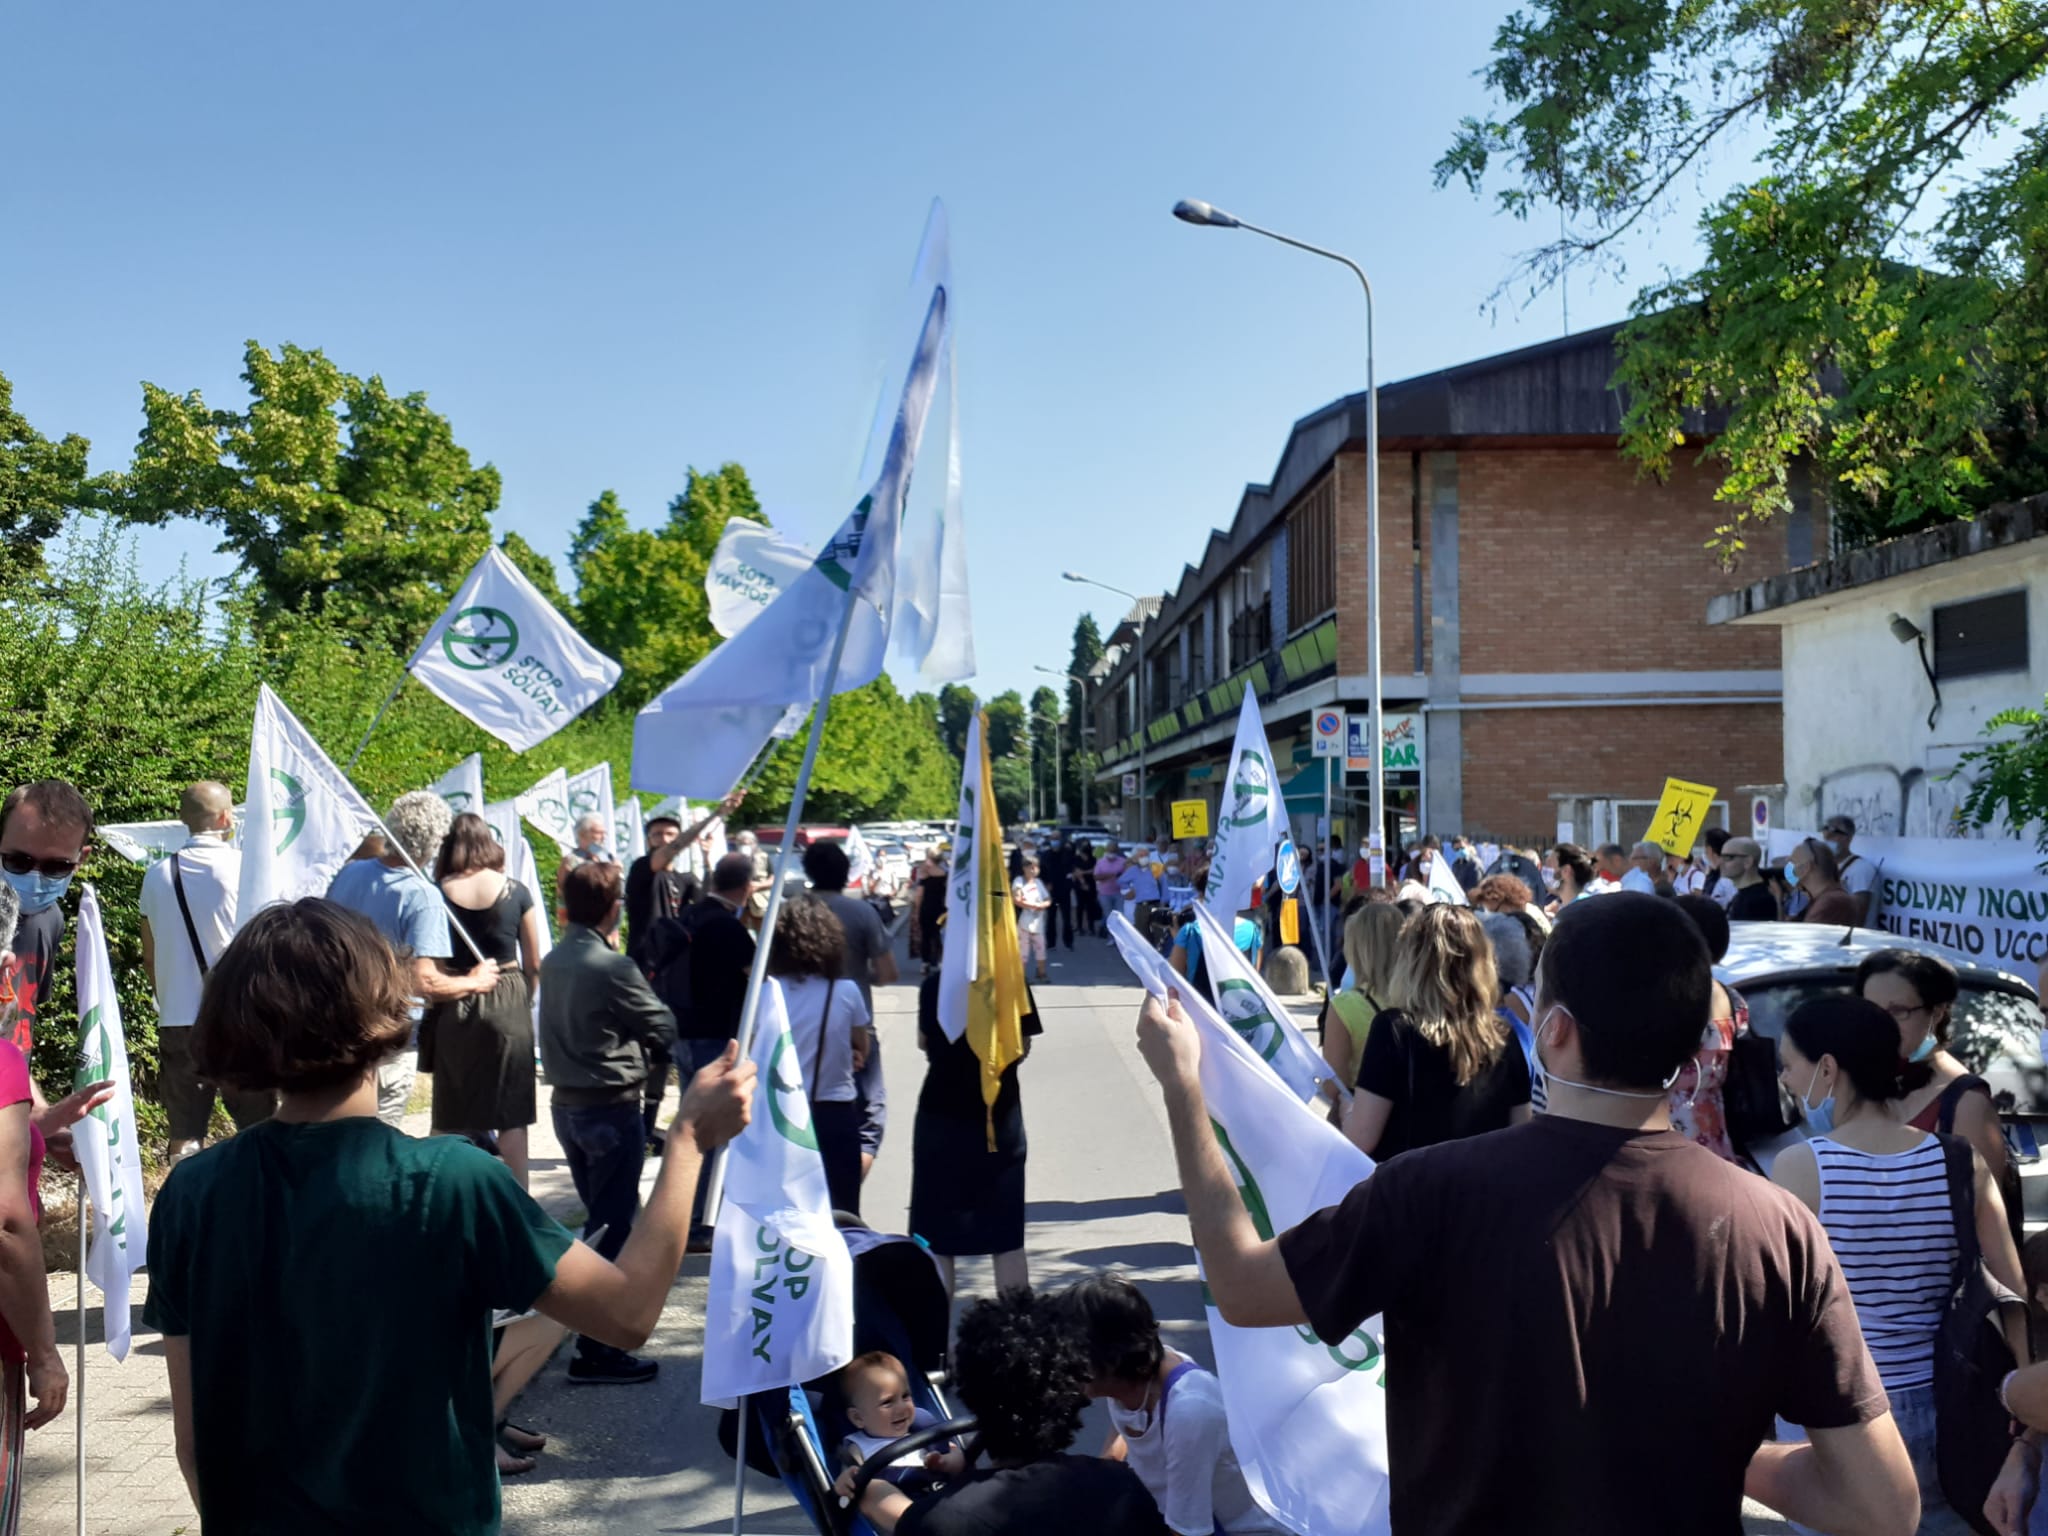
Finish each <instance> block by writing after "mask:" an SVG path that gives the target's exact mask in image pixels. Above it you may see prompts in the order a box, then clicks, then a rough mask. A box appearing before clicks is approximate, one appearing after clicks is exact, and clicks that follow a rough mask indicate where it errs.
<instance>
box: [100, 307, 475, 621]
mask: <svg viewBox="0 0 2048 1536" xmlns="http://www.w3.org/2000/svg"><path fill="white" fill-rule="evenodd" d="M242 378H243V380H244V382H245V383H247V385H248V386H249V397H250V398H249V405H248V408H247V409H246V410H241V411H219V410H211V409H209V408H208V407H207V404H206V402H205V401H204V400H203V399H202V398H201V397H200V395H199V392H198V391H197V390H194V391H191V392H190V393H187V394H183V395H177V394H173V393H171V392H170V391H169V390H166V389H162V388H159V387H158V386H157V385H154V384H149V383H145V384H144V385H143V386H142V411H143V429H142V436H141V439H140V441H139V442H138V443H137V444H136V450H135V462H134V466H133V468H132V469H131V470H130V472H129V474H128V475H127V476H126V477H125V485H124V488H123V493H122V495H121V496H120V497H119V499H118V500H117V502H116V503H115V505H116V506H117V508H118V510H119V511H121V512H122V513H123V515H125V516H127V517H129V518H131V519H133V520H135V521H137V522H142V523H159V522H162V521H164V520H165V519H167V518H169V517H171V516H173V515H175V514H181V513H182V514H185V515H188V516H192V517H197V518H199V519H201V520H203V521H205V522H210V523H212V524H214V525H215V526H216V527H218V528H219V529H220V530H221V533H222V540H221V544H220V546H219V547H220V549H221V551H222V552H223V553H227V554H232V555H233V556H235V557H236V559H237V560H238V561H239V562H240V564H241V567H242V570H243V572H244V573H245V575H246V578H247V580H248V582H249V585H250V589H251V597H252V600H253V612H254V614H255V617H256V619H257V621H258V622H259V624H260V623H265V622H268V621H271V620H275V619H276V618H278V617H279V616H281V615H285V614H310V615H314V616H317V617H319V618H321V619H322V620H324V621H326V622H328V623H331V624H333V625H336V626H338V627H339V628H341V629H343V630H344V631H346V632H347V633H349V634H351V635H353V636H355V637H356V638H357V639H358V640H359V641H362V640H374V641H378V642H381V643H382V644H384V645H386V646H388V647H390V648H391V649H393V650H399V651H403V650H409V649H410V648H411V647H412V646H413V645H414V644H415V643H416V642H417V640H418V638H419V635H420V633H421V632H422V631H423V630H425V629H426V627H427V626H428V625H429V624H430V623H432V622H433V620H434V618H435V617H436V616H437V615H438V614H439V613H440V611H441V608H442V606H443V604H445V603H446V601H447V599H448V594H449V593H450V592H451V591H452V590H453V589H454V587H455V586H456V585H457V584H458V583H459V582H460V581H461V580H462V577H463V576H464V575H465V574H467V572H468V570H469V568H470V567H471V566H472V565H474V564H475V563H476V561H477V558H478V557H479V556H480V555H482V554H483V552H484V549H485V548H486V547H487V546H488V545H489V543H490V537H491V528H490V515H491V513H492V511H493V510H495V508H496V507H497V505H498V496H499V490H500V485H499V478H498V472H497V470H495V469H493V468H492V467H491V466H490V465H488V464H485V465H481V466H479V465H475V464H472V463H471V462H470V457H469V454H468V452H467V451H466V450H465V449H463V448H462V447H461V445H460V444H458V443H457V442H456V441H455V434H454V430H453V429H452V428H451V427H450V426H449V424H448V420H447V418H446V417H444V416H441V415H439V414H438V413H437V412H435V411H434V410H432V409H431V408H430V407H429V406H428V404H427V397H426V396H425V395H424V394H421V393H414V394H409V395H393V394H392V393H391V392H390V391H389V390H387V389H386V388H385V387H384V381H383V380H382V379H380V378H378V377H377V376H375V375H374V374H373V375H371V376H370V377H369V378H367V379H364V378H358V377H356V376H355V375H354V374H351V373H345V372H343V371H342V369H340V368H339V367H337V366H336V365H335V364H334V363H333V362H331V361H330V360H329V359H328V357H327V356H326V354H325V353H323V352H320V351H317V350H313V351H307V350H305V349H303V348H300V347H295V346H291V345H286V346H283V347H280V348H279V349H278V350H277V352H276V353H274V354H273V353H271V352H270V351H268V350H266V349H265V348H264V347H263V346H261V345H260V344H259V343H257V342H254V341H252V342H250V343H249V344H248V347H247V349H246V350H245V351H244V353H243V370H242Z"/></svg>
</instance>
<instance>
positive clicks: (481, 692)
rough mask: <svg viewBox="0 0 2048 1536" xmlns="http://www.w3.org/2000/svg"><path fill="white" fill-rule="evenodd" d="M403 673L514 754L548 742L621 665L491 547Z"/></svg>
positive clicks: (599, 694)
mask: <svg viewBox="0 0 2048 1536" xmlns="http://www.w3.org/2000/svg"><path fill="white" fill-rule="evenodd" d="M407 670H408V671H410V672H411V673H412V675H413V676H414V677H416V678H418V679H419V680H420V682H421V683H422V684H424V685H425V686H426V688H427V689H428V690H429V691H430V692H432V693H434V694H435V695H437V696H438V697H439V698H440V699H441V700H442V701H443V702H445V703H448V704H452V705H453V706H454V707H455V708H457V709H459V710H460V711H462V713H463V714H465V715H467V716H468V717H469V718H470V719H472V720H474V721H475V722H476V723H477V724H478V725H480V726H482V727H483V728H484V729H485V730H487V731H489V732H490V733H491V734H492V735H493V736H495V737H497V738H498V740H500V741H502V742H504V743H505V745H506V746H508V747H510V748H512V749H513V751H515V752H524V751H526V750H527V748H529V747H532V746H535V745H537V744H538V743H540V742H543V741H546V740H547V739H548V738H549V737H550V736H552V735H554V734H555V732H557V731H559V730H560V729H561V728H562V727H563V726H565V725H567V724H568V723H569V722H570V721H571V720H573V719H575V718H576V716H578V715H580V714H582V713H583V711H584V710H586V709H588V708H589V707H590V706H591V705H593V704H595V703H596V702H597V701H598V700H599V699H601V698H603V697H604V696H605V695H606V694H607V693H610V692H611V690H612V685H613V684H614V683H616V682H617V681H618V680H619V664H618V663H617V662H616V661H613V660H612V659H611V658H610V657H609V656H606V655H603V654H601V653H600V652H598V651H597V650H595V649H594V648H592V646H591V645H590V644H589V643H588V642H587V641H586V640H584V638H583V637H582V636H581V635H579V634H577V633H576V631H575V630H574V629H572V628H571V627H570V625H569V621H568V620H567V619H565V618H563V617H562V616H561V614H559V613H557V612H556V611H555V605H554V604H553V603H551V602H549V601H548V600H547V599H546V598H545V597H543V596H541V593H540V589H539V588H537V587H535V586H534V584H533V583H532V582H530V581H528V580H527V579H526V576H525V574H524V573H523V572H522V571H521V570H520V569H519V567H518V566H516V565H514V564H513V563H512V562H511V561H510V560H508V559H506V558H505V555H504V553H503V552H502V551H500V550H498V549H495V548H493V549H487V550H485V551H484V557H483V559H481V560H479V561H477V563H476V566H475V568H474V569H472V570H471V571H470V573H469V576H468V578H467V579H466V580H464V582H463V583H462V586H461V587H460V588H459V589H458V590H457V592H456V594H455V598H454V601H452V602H451V603H449V605H448V608H447V611H446V612H445V613H443V614H442V615H441V617H440V618H438V619H436V620H435V621H434V627H433V628H432V629H430V630H428V631H427V638H426V639H424V640H422V641H421V642H420V648H419V649H418V650H417V651H415V652H414V653H413V658H412V660H411V661H410V662H409V663H407Z"/></svg>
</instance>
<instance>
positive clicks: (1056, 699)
mask: <svg viewBox="0 0 2048 1536" xmlns="http://www.w3.org/2000/svg"><path fill="white" fill-rule="evenodd" d="M1059 735H1060V696H1059V694H1058V693H1057V692H1056V691H1055V690H1054V689H1051V688H1046V687H1039V688H1037V689H1034V690H1033V691H1032V694H1031V774H1032V780H1033V782H1034V783H1035V784H1036V785H1037V786H1038V803H1039V804H1040V805H1041V806H1042V807H1044V808H1045V810H1046V814H1047V815H1049V816H1058V815H1059V800H1060V797H1059V788H1060V786H1059V783H1058V780H1059V778H1060V775H1059V772H1058V769H1059V766H1060V765H1059V759H1058V757H1057V755H1056V754H1055V753H1054V750H1053V747H1054V743H1055V742H1057V741H1058V740H1059Z"/></svg>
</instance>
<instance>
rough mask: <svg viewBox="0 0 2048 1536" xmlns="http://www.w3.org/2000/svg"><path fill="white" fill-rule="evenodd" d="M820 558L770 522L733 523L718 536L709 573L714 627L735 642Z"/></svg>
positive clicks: (707, 586)
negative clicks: (764, 609) (735, 637)
mask: <svg viewBox="0 0 2048 1536" xmlns="http://www.w3.org/2000/svg"><path fill="white" fill-rule="evenodd" d="M817 558H818V557H817V556H816V555H814V554H813V553H812V552H811V551H810V550H808V549H806V548H804V546H803V545H801V544H798V543H796V542H795V541H793V540H790V539H785V538H784V537H783V536H782V535H781V534H779V533H777V532H776V531H775V530H774V529H773V528H771V527H769V526H768V525H767V524H766V523H757V522H754V521H752V520H751V519H749V518H744V517H735V518H733V519H732V520H731V521H730V522H728V523H727V524H726V525H725V532H724V533H723V534H721V535H719V539H718V548H717V549H715V550H713V551H712V552H711V565H710V567H709V569H707V570H706V571H705V572H704V595H705V596H706V597H708V598H709V599H710V600H711V627H712V628H713V629H715V630H717V631H718V632H719V633H720V634H721V635H723V636H725V638H726V639H728V640H730V639H731V638H732V637H733V636H734V635H736V634H738V633H739V632H740V631H741V630H743V629H745V628H746V627H747V626H748V625H749V624H751V623H753V622H754V619H755V617H756V616H757V615H759V613H760V612H761V610H762V609H763V608H766V607H767V606H768V605H769V604H770V603H772V602H774V601H775V599H776V598H778V597H780V596H781V595H782V593H783V591H784V590H785V589H786V588H787V587H788V586H789V584H790V583H791V582H793V581H795V580H796V579H797V577H799V576H801V575H803V573H804V572H805V571H807V570H809V569H810V568H811V562H812V561H814V560H816V559H817Z"/></svg>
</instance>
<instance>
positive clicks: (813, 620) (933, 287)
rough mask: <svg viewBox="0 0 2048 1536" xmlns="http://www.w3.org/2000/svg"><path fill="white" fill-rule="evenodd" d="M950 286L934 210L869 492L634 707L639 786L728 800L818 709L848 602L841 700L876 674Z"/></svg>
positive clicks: (939, 214) (838, 688) (884, 649)
mask: <svg viewBox="0 0 2048 1536" xmlns="http://www.w3.org/2000/svg"><path fill="white" fill-rule="evenodd" d="M949 284H950V279H949V278H948V276H947V270H946V233H945V219H944V213H943V210H942V209H939V208H938V207H937V206H936V205H934V210H933V219H932V223H931V225H930V226H929V227H928V228H927V230H926V232H925V242H924V247H923V249H922V251H921V252H920V255H919V261H918V269H917V275H916V276H915V278H914V279H913V281H912V293H913V296H914V298H915V299H916V301H917V311H918V315H919V320H918V325H917V330H916V344H915V346H914V347H913V349H912V351H911V355H910V360H909V364H908V367H907V369H906V370H905V373H904V380H903V389H902V392H901V395H900V396H898V397H896V403H895V405H894V407H893V415H892V416H891V418H890V429H889V434H888V439H887V447H886V448H885V449H884V451H883V452H882V455H881V462H880V468H879V470H878V472H877V473H876V475H875V477H874V479H873V480H872V482H870V489H869V491H868V493H867V495H865V496H864V497H862V498H861V501H860V504H859V505H858V506H857V507H855V508H854V510H853V512H852V514H851V515H850V516H849V517H848V518H847V519H846V520H845V521H844V522H843V523H841V524H840V525H839V528H838V531H837V532H835V533H834V534H833V536H832V539H831V541H830V542H829V543H828V544H827V545H826V546H825V549H824V551H823V552H822V553H821V554H820V555H819V556H818V558H817V560H816V561H815V562H814V563H813V564H812V565H811V567H810V569H808V570H807V571H805V572H804V573H803V574H802V575H801V576H799V577H797V579H796V580H795V581H793V582H791V583H790V584H789V585H788V586H787V587H785V588H784V589H783V590H782V592H781V593H780V594H779V595H778V596H777V597H776V598H775V600H774V601H773V602H771V603H770V604H769V605H768V606H767V607H766V608H764V609H762V610H761V612H760V614H759V615H758V616H757V617H756V618H755V619H754V621H753V622H752V623H751V624H749V625H748V626H747V627H746V628H745V629H744V630H742V631H741V632H740V633H739V634H737V635H735V636H734V637H733V638H732V639H730V640H727V641H726V642H725V643H724V644H722V645H720V646H718V647H716V648H715V649H714V650H712V652H711V653H710V654H709V655H708V656H706V657H705V658H704V659H703V660H702V661H700V662H698V663H697V665H696V666H694V667H692V668H691V669H690V670H689V671H688V672H687V673H686V674H684V676H683V677H682V678H680V679H679V680H677V681H676V682H674V683H671V684H670V685H669V686H668V688H667V689H665V690H664V691H663V692H662V693H661V695H660V696H659V697H657V698H656V699H655V700H654V701H653V702H652V703H651V704H649V705H648V706H647V707H646V708H645V709H643V710H641V711H640V715H639V718H638V719H637V720H635V722H634V726H633V782H634V784H635V785H637V786H639V787H640V788H643V789H653V790H661V791H664V792H668V793H674V794H684V795H696V796H699V797H700V798H704V799H712V800H715V799H718V798H720V797H721V796H723V795H724V794H725V793H726V792H727V791H728V790H730V789H731V788H732V787H733V785H735V784H737V783H738V782H739V781H740V777H741V775H743V774H744V773H745V772H746V769H747V765H748V764H749V763H751V762H752V761H753V760H754V758H755V757H756V755H758V754H759V752H760V751H761V748H762V747H763V746H764V745H766V743H767V742H768V740H769V738H770V735H771V734H772V732H773V731H774V729H775V727H776V725H777V724H778V723H779V722H781V721H782V720H783V718H784V716H785V714H786V712H787V711H789V710H791V709H793V708H794V709H803V708H805V707H807V706H808V705H810V704H813V703H815V702H817V700H818V698H819V696H820V695H821V694H822V693H823V692H824V690H825V680H826V674H827V672H828V671H829V669H830V665H831V656H832V651H833V645H834V642H835V640H836V638H837V636H838V634H839V628H840V621H841V619H842V618H844V617H845V616H846V615H847V604H848V603H849V602H851V603H852V604H853V609H852V616H851V620H850V623H849V626H848V629H847V634H846V645H845V647H844V651H843V654H842V656H841V660H840V666H839V672H838V676H837V680H836V682H835V683H834V684H833V691H834V692H835V693H846V692H848V691H850V690H851V689H854V688H859V687H862V686H863V685H865V684H867V683H870V682H873V681H874V680H875V679H876V678H877V677H879V676H881V674H882V664H883V662H884V660H885V659H886V656H887V653H888V650H889V636H890V624H891V621H892V619H893V618H894V616H895V612H896V601H895V588H896V574H897V544H898V536H899V532H900V529H901V526H902V521H903V517H904V506H905V503H906V501H907V500H908V499H909V495H910V482H911V472H912V470H913V469H914V467H915V465H916V463H917V454H918V447H919V445H920V444H921V442H922V441H923V438H924V427H925V418H926V416H927V414H928V413H929V411H930V408H931V401H932V395H933V392H934V387H935V385H936V384H937V380H938V372H939V360H940V358H941V357H942V356H943V355H944V351H945V346H946V336H947V329H948V325H949V315H950V310H949V302H950V293H949Z"/></svg>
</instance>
